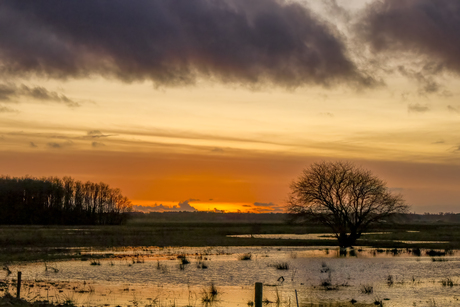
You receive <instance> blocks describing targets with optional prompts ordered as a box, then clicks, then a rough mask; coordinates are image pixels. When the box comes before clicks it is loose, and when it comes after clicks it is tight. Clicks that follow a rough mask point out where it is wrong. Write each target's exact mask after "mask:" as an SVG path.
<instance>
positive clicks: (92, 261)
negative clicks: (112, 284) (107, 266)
mask: <svg viewBox="0 0 460 307" xmlns="http://www.w3.org/2000/svg"><path fill="white" fill-rule="evenodd" d="M90 265H94V266H96V265H101V262H100V261H99V260H97V259H94V260H91V262H90Z"/></svg>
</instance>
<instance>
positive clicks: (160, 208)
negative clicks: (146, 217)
mask: <svg viewBox="0 0 460 307" xmlns="http://www.w3.org/2000/svg"><path fill="white" fill-rule="evenodd" d="M189 201H191V200H186V201H183V202H179V204H178V205H176V206H172V207H168V206H164V205H163V204H159V205H157V204H155V205H153V206H137V205H135V206H133V210H134V211H141V212H144V213H148V212H165V211H167V212H179V211H198V210H197V209H195V208H194V207H193V206H192V205H190V204H189Z"/></svg>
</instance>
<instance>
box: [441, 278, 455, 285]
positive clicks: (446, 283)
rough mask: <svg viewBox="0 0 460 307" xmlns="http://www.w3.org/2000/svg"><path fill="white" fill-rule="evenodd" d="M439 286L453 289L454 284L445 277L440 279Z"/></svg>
mask: <svg viewBox="0 0 460 307" xmlns="http://www.w3.org/2000/svg"><path fill="white" fill-rule="evenodd" d="M441 285H442V286H443V287H453V286H454V285H455V283H454V281H453V280H452V279H451V278H449V277H446V278H443V279H441Z"/></svg>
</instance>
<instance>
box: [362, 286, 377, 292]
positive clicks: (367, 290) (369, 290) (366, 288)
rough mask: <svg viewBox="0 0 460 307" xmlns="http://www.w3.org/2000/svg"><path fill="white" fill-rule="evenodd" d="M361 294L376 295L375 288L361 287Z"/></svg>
mask: <svg viewBox="0 0 460 307" xmlns="http://www.w3.org/2000/svg"><path fill="white" fill-rule="evenodd" d="M361 293H362V294H372V293H374V287H373V286H371V285H362V286H361Z"/></svg>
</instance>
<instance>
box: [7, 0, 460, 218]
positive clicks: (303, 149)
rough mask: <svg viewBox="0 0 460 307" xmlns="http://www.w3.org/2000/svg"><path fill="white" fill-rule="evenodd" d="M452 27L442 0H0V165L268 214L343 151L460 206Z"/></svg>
mask: <svg viewBox="0 0 460 307" xmlns="http://www.w3.org/2000/svg"><path fill="white" fill-rule="evenodd" d="M459 33H460V2H459V1H457V0H436V1H432V0H398V1H394V0H380V1H372V0H367V1H365V0H308V1H306V0H298V1H295V0H293V1H283V0H250V1H249V0H187V1H184V0H137V1H125V0H110V1H108V0H106V1H99V0H92V1H60V0H50V1H46V2H41V1H34V0H30V1H14V0H10V1H8V0H5V1H1V2H0V148H1V149H0V169H1V174H2V175H9V176H21V177H22V176H26V175H29V176H34V177H42V176H58V177H63V176H72V177H74V178H76V179H78V180H82V181H88V180H89V181H94V182H100V181H102V182H105V183H107V184H109V185H110V186H111V187H118V188H120V189H121V190H122V191H123V194H124V195H125V196H127V197H128V198H130V199H131V200H132V203H133V204H134V205H135V206H134V208H135V209H136V210H141V211H145V212H148V211H152V210H161V211H162V210H194V209H197V210H226V211H237V210H240V211H242V212H246V211H250V212H282V211H283V210H284V206H285V201H286V199H287V194H288V192H289V185H290V183H291V182H292V181H293V180H294V179H296V177H298V176H299V175H300V173H301V171H302V169H303V168H306V167H308V166H309V165H310V164H311V163H312V162H318V161H322V160H327V161H330V160H348V161H351V162H354V163H356V164H357V165H359V166H362V167H364V168H367V169H369V170H371V171H372V172H373V173H374V174H375V175H377V176H379V177H380V178H382V179H384V180H385V181H386V182H387V185H388V187H389V188H390V189H392V190H393V191H395V193H401V194H402V195H403V197H404V198H405V200H406V201H407V203H408V204H409V205H410V206H411V209H410V210H411V211H412V212H417V213H423V212H434V213H437V212H460V76H459V74H460V35H459Z"/></svg>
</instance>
